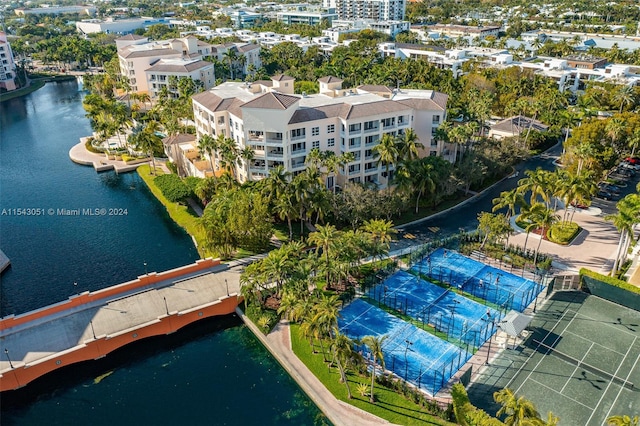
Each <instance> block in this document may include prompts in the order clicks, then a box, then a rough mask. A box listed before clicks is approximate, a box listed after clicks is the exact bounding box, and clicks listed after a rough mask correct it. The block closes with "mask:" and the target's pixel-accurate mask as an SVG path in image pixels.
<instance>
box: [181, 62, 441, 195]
mask: <svg viewBox="0 0 640 426" xmlns="http://www.w3.org/2000/svg"><path fill="white" fill-rule="evenodd" d="M319 85H320V93H319V94H313V95H307V94H304V93H303V94H301V95H295V94H294V79H293V78H291V77H288V76H285V75H277V76H274V77H272V78H271V80H269V81H256V82H253V83H233V82H227V83H224V84H221V85H219V86H217V87H215V88H213V89H211V90H209V91H206V92H203V93H199V94H197V95H194V96H193V110H194V117H195V122H196V129H197V136H198V138H200V137H202V135H205V134H208V135H211V136H213V137H214V138H215V137H218V136H219V135H223V136H224V137H227V138H231V139H233V140H234V141H235V143H236V146H237V148H238V149H244V148H245V147H249V148H251V149H252V150H253V152H254V157H253V159H252V160H249V161H245V160H242V161H241V162H240V163H239V164H238V166H237V170H236V174H235V175H236V176H237V178H238V180H240V181H241V182H244V181H248V180H259V179H263V178H265V177H267V176H268V175H269V173H270V172H271V171H272V170H273V169H274V168H275V167H277V166H284V168H285V169H286V170H287V171H289V172H291V173H293V174H297V173H300V172H302V171H303V170H304V169H305V167H306V165H305V159H306V157H307V155H308V154H309V152H310V151H311V150H312V149H314V148H317V149H319V150H320V151H332V152H334V153H335V154H336V155H341V154H342V153H345V152H350V153H353V155H354V157H355V161H353V162H350V163H347V164H345V166H344V167H343V168H342V169H341V170H340V171H339V172H338V173H337V175H333V174H330V175H329V176H328V177H327V181H326V185H327V187H328V188H333V187H334V185H344V184H345V183H346V182H362V183H365V182H369V183H372V184H375V185H377V186H378V187H379V188H385V187H386V186H387V184H388V179H387V177H386V168H385V167H384V166H383V165H381V164H379V163H378V160H377V158H376V156H375V154H374V150H373V148H374V147H375V146H376V145H378V143H379V142H380V139H381V138H382V136H383V135H384V134H386V133H388V134H391V135H401V134H403V133H404V132H405V131H406V130H407V129H410V128H413V129H414V130H415V132H416V133H417V135H418V137H419V140H420V142H421V143H422V144H423V145H424V147H425V148H424V149H423V150H422V152H421V153H420V154H421V155H422V156H426V155H442V154H446V153H447V152H448V151H449V150H450V147H448V146H445V144H444V143H443V142H436V141H435V140H434V139H433V134H434V133H435V129H437V127H438V126H439V125H440V123H442V122H444V120H445V116H446V104H447V98H448V96H447V95H446V94H444V93H440V92H436V91H431V90H405V89H402V90H398V89H391V88H389V87H386V86H376V85H364V86H359V87H356V88H352V89H345V88H343V87H342V80H341V79H339V78H336V77H323V78H321V79H320V80H319ZM213 155H214V157H215V155H216V154H213ZM213 163H214V164H216V166H215V167H216V168H218V166H217V163H216V159H215V158H214V161H213ZM391 170H393V169H391Z"/></svg>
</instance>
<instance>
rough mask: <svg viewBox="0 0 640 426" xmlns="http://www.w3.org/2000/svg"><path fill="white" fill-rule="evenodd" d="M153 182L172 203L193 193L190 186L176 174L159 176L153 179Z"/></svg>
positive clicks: (182, 199)
mask: <svg viewBox="0 0 640 426" xmlns="http://www.w3.org/2000/svg"><path fill="white" fill-rule="evenodd" d="M153 183H155V184H156V186H157V187H158V188H160V191H162V195H164V196H165V197H166V198H167V200H169V201H171V202H172V203H179V202H181V201H184V200H185V199H186V198H188V197H189V196H190V195H191V191H190V190H189V187H188V186H187V185H186V184H185V183H184V182H183V181H182V179H180V177H179V176H177V175H174V174H167V175H160V176H157V177H156V178H155V179H154V180H153Z"/></svg>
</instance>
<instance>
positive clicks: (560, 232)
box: [547, 222, 582, 245]
mask: <svg viewBox="0 0 640 426" xmlns="http://www.w3.org/2000/svg"><path fill="white" fill-rule="evenodd" d="M581 230H582V228H580V226H578V224H577V223H575V222H568V223H556V224H555V225H553V226H552V227H551V228H550V229H549V230H548V231H547V238H548V239H549V241H551V242H552V243H556V244H562V245H567V244H569V243H570V242H571V241H573V239H574V238H575V237H577V236H578V234H579V233H580V231H581Z"/></svg>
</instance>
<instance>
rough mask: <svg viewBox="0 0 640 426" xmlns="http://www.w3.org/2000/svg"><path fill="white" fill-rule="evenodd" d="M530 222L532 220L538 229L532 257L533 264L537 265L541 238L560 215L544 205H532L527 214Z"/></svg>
mask: <svg viewBox="0 0 640 426" xmlns="http://www.w3.org/2000/svg"><path fill="white" fill-rule="evenodd" d="M527 217H528V218H529V220H531V222H533V223H534V224H535V225H536V227H537V228H538V229H540V231H541V234H540V241H538V247H537V248H536V254H535V255H534V257H533V264H534V265H537V263H538V254H539V253H540V246H541V245H542V240H543V239H544V237H545V236H546V235H547V231H548V230H549V228H551V226H553V225H554V224H555V223H556V222H558V221H559V220H560V217H559V216H558V215H557V214H556V213H555V211H553V209H550V208H548V207H546V206H545V205H541V207H538V205H532V206H531V210H530V211H529V214H528V216H527Z"/></svg>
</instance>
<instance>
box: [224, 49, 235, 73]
mask: <svg viewBox="0 0 640 426" xmlns="http://www.w3.org/2000/svg"><path fill="white" fill-rule="evenodd" d="M222 56H224V58H225V59H226V60H227V62H229V72H230V74H231V80H233V79H234V75H233V69H234V68H235V62H236V61H237V60H238V52H237V51H236V50H235V48H231V49H228V50H227V51H226V52H224V54H223V55H222Z"/></svg>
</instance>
